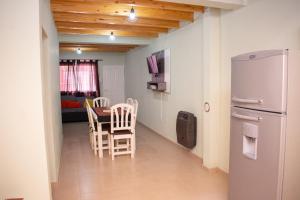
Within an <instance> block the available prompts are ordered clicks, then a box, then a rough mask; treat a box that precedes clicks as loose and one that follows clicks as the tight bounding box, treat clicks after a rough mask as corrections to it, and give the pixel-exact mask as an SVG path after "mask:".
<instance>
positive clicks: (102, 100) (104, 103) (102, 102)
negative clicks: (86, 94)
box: [93, 97, 110, 107]
mask: <svg viewBox="0 0 300 200" xmlns="http://www.w3.org/2000/svg"><path fill="white" fill-rule="evenodd" d="M109 104H110V101H109V99H108V98H106V97H97V98H95V99H94V100H93V106H94V107H109Z"/></svg>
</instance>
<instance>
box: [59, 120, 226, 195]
mask: <svg viewBox="0 0 300 200" xmlns="http://www.w3.org/2000/svg"><path fill="white" fill-rule="evenodd" d="M87 130H88V127H87V124H86V123H70V124H64V142H63V151H62V160H61V167H60V173H59V182H58V183H56V184H54V185H53V198H54V200H129V199H130V200H141V199H142V200H148V199H149V200H168V199H172V200H227V187H228V186H227V181H228V180H227V176H226V175H224V174H221V173H211V172H208V171H207V170H206V169H204V168H202V162H201V160H200V159H198V158H197V157H196V156H194V155H192V154H191V153H190V152H189V151H188V150H186V149H184V148H181V147H179V146H177V145H175V144H173V143H171V142H169V141H167V140H166V139H164V138H162V137H161V136H159V135H157V134H155V133H153V132H152V131H150V130H149V129H147V128H145V127H144V126H141V125H139V124H138V125H137V128H136V137H137V152H136V156H135V158H134V159H131V158H130V156H120V157H116V158H115V160H114V161H112V160H111V158H110V157H109V155H108V153H107V152H105V153H104V158H102V159H100V158H99V157H97V156H95V155H94V153H93V151H92V150H91V148H90V144H89V137H88V134H87Z"/></svg>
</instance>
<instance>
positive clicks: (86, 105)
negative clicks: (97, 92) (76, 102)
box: [85, 99, 91, 126]
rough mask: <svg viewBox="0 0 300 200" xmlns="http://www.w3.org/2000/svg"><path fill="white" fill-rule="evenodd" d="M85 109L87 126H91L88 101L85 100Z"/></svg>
mask: <svg viewBox="0 0 300 200" xmlns="http://www.w3.org/2000/svg"><path fill="white" fill-rule="evenodd" d="M85 107H86V112H87V116H88V120H89V124H90V126H91V114H90V108H91V106H90V104H89V101H88V100H87V99H85Z"/></svg>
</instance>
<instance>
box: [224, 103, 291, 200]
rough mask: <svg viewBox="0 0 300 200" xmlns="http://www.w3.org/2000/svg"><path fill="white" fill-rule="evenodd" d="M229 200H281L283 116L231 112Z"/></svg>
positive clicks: (249, 111) (265, 113) (248, 111)
mask: <svg viewBox="0 0 300 200" xmlns="http://www.w3.org/2000/svg"><path fill="white" fill-rule="evenodd" d="M231 115H232V116H231V135H230V167H229V200H281V192H282V179H283V160H284V159H283V156H284V154H283V152H284V151H283V149H284V142H285V139H284V135H285V134H284V130H285V121H286V120H285V119H286V117H285V116H284V115H280V114H272V113H267V112H259V111H251V110H247V109H240V108H232V113H231Z"/></svg>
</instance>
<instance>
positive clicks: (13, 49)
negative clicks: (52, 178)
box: [0, 0, 50, 200]
mask: <svg viewBox="0 0 300 200" xmlns="http://www.w3.org/2000/svg"><path fill="white" fill-rule="evenodd" d="M39 14H40V13H39V0H27V1H18V0H1V1H0V25H1V37H0V44H1V49H0V57H1V73H0V91H1V94H2V95H1V98H0V104H1V105H2V108H1V115H0V138H1V139H0V160H1V164H0V166H1V167H0V199H5V198H10V197H24V198H25V199H28V200H29V199H30V200H41V199H43V200H49V199H50V188H49V179H48V167H47V154H46V145H45V143H46V142H45V131H44V117H43V104H42V102H43V101H42V81H41V80H42V79H41V59H40V57H41V55H40V36H41V29H40V16H39Z"/></svg>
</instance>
